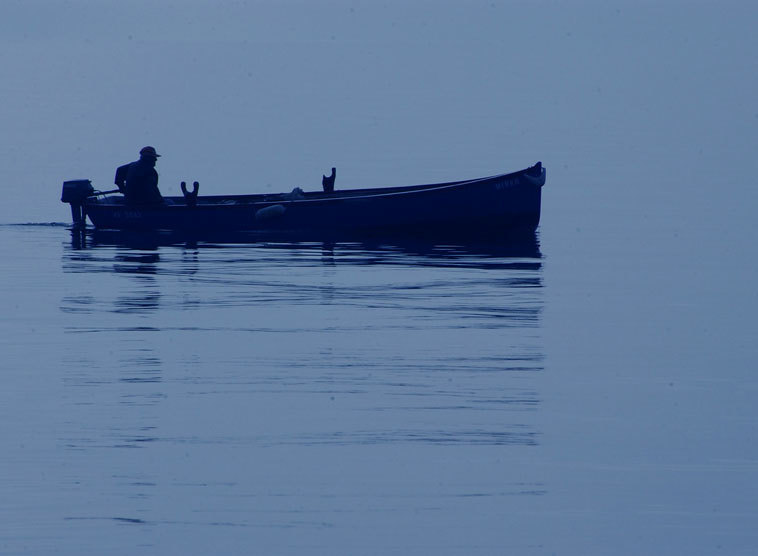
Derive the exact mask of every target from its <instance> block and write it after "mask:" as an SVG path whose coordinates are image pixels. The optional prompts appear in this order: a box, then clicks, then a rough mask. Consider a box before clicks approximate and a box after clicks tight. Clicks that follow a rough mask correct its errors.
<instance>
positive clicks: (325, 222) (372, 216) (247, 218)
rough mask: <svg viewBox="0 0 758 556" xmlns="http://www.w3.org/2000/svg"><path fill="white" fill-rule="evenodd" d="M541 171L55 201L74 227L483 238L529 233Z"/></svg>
mask: <svg viewBox="0 0 758 556" xmlns="http://www.w3.org/2000/svg"><path fill="white" fill-rule="evenodd" d="M545 176H546V171H545V168H543V166H542V163H540V162H538V163H537V164H535V165H534V166H532V167H530V168H526V169H524V170H519V171H517V172H512V173H508V174H500V175H496V176H489V177H485V178H478V179H470V180H462V181H454V182H447V183H436V184H428V185H411V186H403V187H387V188H376V189H346V190H339V189H338V190H336V191H330V192H325V191H315V192H303V191H302V190H300V189H299V188H295V190H293V191H292V192H291V193H280V194H259V195H211V196H197V190H198V188H199V186H198V185H197V183H195V187H194V190H193V191H189V192H188V191H187V189H186V187H185V184H184V183H183V184H182V191H183V192H184V196H183V197H166V198H165V203H163V204H160V205H138V206H134V205H127V204H126V203H125V201H124V197H123V196H121V195H113V194H112V193H114V191H108V192H104V193H102V192H98V191H95V190H94V189H93V188H92V185H91V182H90V181H89V180H76V181H67V182H64V184H63V196H62V198H61V200H62V201H63V202H66V203H69V204H70V205H71V211H72V215H73V219H74V225H75V226H84V225H85V223H86V218H87V217H89V219H90V221H91V222H92V224H94V226H95V227H96V228H98V229H109V230H171V231H180V232H193V233H218V232H240V231H243V232H261V233H284V234H294V235H299V234H302V235H310V236H314V237H315V236H319V235H324V236H327V235H344V234H350V235H356V236H360V235H369V236H377V235H398V234H399V235H408V236H416V235H418V236H426V237H428V236H430V235H434V234H438V233H440V234H445V235H458V234H463V235H487V234H491V233H496V232H502V231H516V230H522V231H532V232H533V231H534V230H535V229H536V227H537V225H538V224H539V219H540V205H541V190H542V186H543V185H544V183H545Z"/></svg>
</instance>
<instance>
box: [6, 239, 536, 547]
mask: <svg viewBox="0 0 758 556" xmlns="http://www.w3.org/2000/svg"><path fill="white" fill-rule="evenodd" d="M2 235H3V239H4V241H3V244H2V245H3V251H4V252H3V253H2V254H1V255H2V258H3V260H6V261H11V260H13V259H15V260H13V262H9V264H8V265H7V266H6V274H5V278H6V290H5V294H4V296H3V302H4V305H5V306H6V307H5V312H6V314H7V312H8V310H10V311H11V312H12V313H13V314H14V315H15V318H13V319H11V320H10V321H8V320H5V321H4V322H3V329H2V337H3V344H2V348H3V353H4V362H3V366H4V375H5V383H6V387H5V388H4V389H3V398H2V400H3V403H2V408H3V414H2V422H3V423H4V429H5V434H4V436H5V445H6V447H7V448H9V450H8V449H6V452H5V457H4V458H3V469H2V476H3V477H4V480H5V481H6V483H5V485H6V488H7V491H6V493H5V496H4V497H3V503H2V506H1V507H2V521H3V524H4V525H3V527H4V533H3V535H2V543H3V544H2V546H3V548H4V552H9V553H15V552H23V551H24V550H26V549H28V550H29V551H30V552H32V553H45V552H47V551H54V550H56V549H61V550H71V549H73V548H74V547H76V550H77V551H81V552H82V553H87V552H91V553H104V552H106V553H124V554H128V553H135V552H138V551H140V550H148V549H149V551H151V552H153V553H163V552H166V551H170V552H172V553H181V552H184V551H192V550H198V549H199V548H202V549H207V550H208V551H211V550H221V551H222V552H231V553H239V552H245V551H247V550H251V549H253V551H254V552H258V553H270V552H276V551H278V550H285V549H291V551H292V552H294V553H297V552H300V551H301V550H303V551H304V550H315V551H316V552H320V553H328V552H330V547H333V548H334V549H335V550H338V551H345V552H352V551H355V552H356V553H365V552H367V551H368V552H376V553H384V552H387V551H399V552H401V553H407V552H417V553H424V552H427V551H429V550H435V551H443V552H444V551H445V550H454V551H455V550H458V549H461V550H462V549H463V547H466V550H469V549H470V550H475V551H476V550H478V551H482V552H484V553H486V552H490V551H492V550H495V549H496V548H497V547H498V546H500V545H501V543H502V542H503V541H504V540H506V539H510V540H508V544H509V545H511V546H514V547H515V546H520V547H527V546H530V545H533V544H534V543H535V539H529V538H522V539H519V540H517V539H514V538H512V535H513V533H514V531H511V532H508V531H507V530H505V529H503V528H502V526H501V521H502V520H503V519H504V518H506V517H507V515H508V514H509V513H510V512H512V511H515V510H518V512H523V511H525V509H527V508H537V507H539V506H540V505H541V504H542V502H541V501H540V500H541V499H542V498H543V497H544V496H545V495H546V494H547V493H548V491H549V488H550V486H549V481H548V478H547V476H546V474H545V472H544V471H540V470H539V469H535V468H534V464H535V462H536V461H537V460H538V459H539V453H540V450H541V448H540V446H541V444H542V435H543V434H544V430H542V426H541V424H540V423H539V419H537V417H536V415H537V414H538V413H539V412H540V406H541V403H542V400H543V394H542V393H541V389H542V383H543V381H544V374H545V373H544V370H545V369H544V366H545V346H544V339H543V333H542V329H541V328H542V326H541V321H542V312H543V309H544V304H545V296H544V290H543V280H544V277H543V268H542V266H543V262H542V258H541V253H540V252H539V248H538V246H537V243H536V239H535V242H534V243H533V244H530V245H526V246H522V247H519V248H517V249H515V250H508V249H503V248H502V247H497V246H486V245H484V246H437V247H435V246H429V245H401V246H392V245H389V246H374V247H367V246H362V245H352V244H344V245H343V244H335V245H321V244H305V245H277V244H239V245H224V244H214V245H204V244H200V245H189V246H188V245H181V244H180V245H157V244H156V245H148V244H149V243H150V242H149V240H148V241H143V242H142V244H143V245H141V246H140V245H139V244H140V241H136V242H135V243H133V244H131V245H128V246H127V245H118V244H115V245H114V244H113V243H108V240H109V238H108V237H105V238H102V237H100V236H98V235H94V234H93V235H88V236H87V237H86V238H85V240H84V246H81V245H78V244H77V242H74V244H73V245H72V241H71V237H70V232H69V231H68V230H67V229H66V228H65V227H63V226H54V225H48V226H5V227H3V229H2ZM20 242H23V245H24V248H23V249H20V248H19V246H20ZM156 243H159V242H156ZM82 247H83V248H82ZM20 253H27V256H26V257H23V258H21V259H19V258H18V255H19V254H20ZM167 538H170V539H171V542H170V545H168V544H166V543H165V542H164V541H163V540H162V539H167ZM456 547H458V548H456Z"/></svg>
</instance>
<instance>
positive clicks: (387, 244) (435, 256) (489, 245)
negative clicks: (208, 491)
mask: <svg viewBox="0 0 758 556" xmlns="http://www.w3.org/2000/svg"><path fill="white" fill-rule="evenodd" d="M245 246H248V247H255V248H266V249H274V250H276V249H293V250H304V251H309V250H313V249H321V250H322V251H323V252H324V254H325V256H326V257H327V258H326V259H325V260H324V262H328V256H329V253H332V254H333V253H334V251H335V249H338V250H348V251H364V252H370V253H375V254H376V255H377V257H379V258H377V259H372V258H362V259H359V260H352V261H351V262H352V263H353V264H372V263H373V262H382V261H383V259H382V257H381V253H396V254H399V253H406V254H409V255H418V256H420V257H421V259H420V260H414V261H413V264H431V265H433V266H439V265H441V266H446V264H445V261H447V262H448V263H450V264H453V265H457V264H459V263H463V262H464V261H463V260H462V259H461V257H462V256H463V255H472V256H480V257H482V258H483V262H484V261H487V260H488V259H498V258H523V259H536V260H537V261H538V260H539V259H541V258H542V253H541V251H540V245H539V239H538V235H537V232H533V231H527V232H523V233H519V234H517V235H515V234H512V235H507V236H503V237H498V238H486V237H480V236H468V237H465V236H464V237H460V236H451V237H435V238H423V237H420V238H418V237H412V238H409V237H403V236H389V237H383V238H381V239H380V238H374V237H361V236H356V237H351V236H336V237H302V236H292V235H288V234H261V233H259V232H225V233H222V234H205V235H196V234H188V233H184V232H174V231H147V232H145V231H124V230H100V229H86V230H81V229H72V230H71V247H72V249H74V250H80V249H93V248H95V249H96V248H98V247H121V248H126V249H129V250H142V251H151V250H157V249H159V248H160V247H183V248H185V249H220V248H224V247H237V248H239V247H245ZM384 262H387V261H384ZM395 262H400V261H395ZM469 262H472V261H469ZM489 262H491V263H494V262H495V261H494V260H491V261H489ZM531 264H532V265H534V264H535V263H534V261H533V262H532V263H531ZM486 266H490V265H489V264H486ZM532 268H534V267H533V266H532ZM537 268H539V266H538V267H537Z"/></svg>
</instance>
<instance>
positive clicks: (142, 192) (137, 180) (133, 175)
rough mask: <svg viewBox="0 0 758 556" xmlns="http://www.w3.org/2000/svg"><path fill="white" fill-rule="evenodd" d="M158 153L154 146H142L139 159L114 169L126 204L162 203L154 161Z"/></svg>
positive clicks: (156, 159)
mask: <svg viewBox="0 0 758 556" xmlns="http://www.w3.org/2000/svg"><path fill="white" fill-rule="evenodd" d="M159 156H160V155H159V154H158V153H157V152H155V148H154V147H144V148H143V149H142V150H141V151H140V152H139V160H135V161H134V162H130V163H129V164H124V165H123V166H119V167H118V168H117V169H116V180H115V183H116V185H117V186H118V189H119V191H121V193H123V194H124V197H125V198H126V204H128V205H156V204H162V203H163V196H162V195H161V192H160V191H159V190H158V172H156V170H155V163H156V162H158V157H159Z"/></svg>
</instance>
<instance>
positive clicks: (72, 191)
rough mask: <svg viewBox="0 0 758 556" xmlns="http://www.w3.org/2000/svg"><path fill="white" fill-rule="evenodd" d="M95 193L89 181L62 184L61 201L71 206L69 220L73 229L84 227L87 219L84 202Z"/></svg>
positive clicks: (71, 181)
mask: <svg viewBox="0 0 758 556" xmlns="http://www.w3.org/2000/svg"><path fill="white" fill-rule="evenodd" d="M94 193H95V188H94V187H92V182H91V181H90V180H70V181H64V182H63V192H62V193H61V201H62V202H64V203H68V204H69V205H71V218H72V220H73V221H74V227H75V228H81V227H84V226H85V224H86V222H85V221H86V218H87V209H86V208H85V206H84V200H85V199H86V198H87V197H89V196H90V195H93V194H94Z"/></svg>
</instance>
